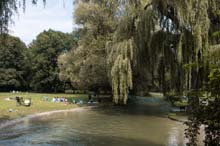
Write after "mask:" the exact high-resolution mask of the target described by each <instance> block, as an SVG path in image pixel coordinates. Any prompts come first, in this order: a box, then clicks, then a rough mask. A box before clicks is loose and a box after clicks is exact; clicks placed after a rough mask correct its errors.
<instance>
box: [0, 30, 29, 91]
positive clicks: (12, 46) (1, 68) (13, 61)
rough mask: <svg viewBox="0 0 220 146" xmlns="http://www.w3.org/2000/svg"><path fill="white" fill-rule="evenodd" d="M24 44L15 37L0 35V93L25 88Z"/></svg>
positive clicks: (25, 49)
mask: <svg viewBox="0 0 220 146" xmlns="http://www.w3.org/2000/svg"><path fill="white" fill-rule="evenodd" d="M26 51H27V48H26V46H25V44H24V43H23V42H22V41H21V40H20V39H19V38H17V37H12V36H9V35H7V34H2V35H0V91H8V90H15V89H22V88H24V87H25V86H26V84H27V82H26V78H25V73H26V61H25V52H26Z"/></svg>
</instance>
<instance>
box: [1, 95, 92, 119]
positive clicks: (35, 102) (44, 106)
mask: <svg viewBox="0 0 220 146" xmlns="http://www.w3.org/2000/svg"><path fill="white" fill-rule="evenodd" d="M16 96H19V97H23V98H31V100H32V105H31V106H30V107H25V106H16V101H15V100H6V99H7V98H9V97H16ZM43 96H47V97H49V101H44V100H43ZM53 97H65V98H67V99H68V101H69V102H71V101H72V99H83V100H87V99H88V96H87V95H85V94H80V95H79V94H43V93H15V94H13V93H0V123H1V122H4V121H7V120H11V119H16V118H20V117H24V116H26V115H29V114H34V113H40V112H47V111H53V110H68V109H73V108H76V107H78V106H77V105H76V104H64V103H63V102H60V103H54V102H52V98H53ZM9 110H11V111H12V112H10V111H9Z"/></svg>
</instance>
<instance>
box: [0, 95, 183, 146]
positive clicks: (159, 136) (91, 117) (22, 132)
mask: <svg viewBox="0 0 220 146" xmlns="http://www.w3.org/2000/svg"><path fill="white" fill-rule="evenodd" d="M168 111H169V105H168V104H167V103H165V102H163V101H161V100H159V99H154V98H148V99H146V98H141V97H139V98H138V102H137V103H136V104H132V105H129V106H124V107H118V106H104V107H93V108H82V109H80V110H76V111H74V112H64V113H59V114H57V113H56V114H52V115H50V116H45V117H40V118H34V119H26V120H24V121H23V122H20V123H18V124H16V125H13V126H10V127H7V128H3V129H0V146H183V145H185V143H186V140H185V138H184V129H185V128H186V127H185V126H184V125H183V124H181V123H178V122H175V121H172V120H169V119H168V118H167V113H168Z"/></svg>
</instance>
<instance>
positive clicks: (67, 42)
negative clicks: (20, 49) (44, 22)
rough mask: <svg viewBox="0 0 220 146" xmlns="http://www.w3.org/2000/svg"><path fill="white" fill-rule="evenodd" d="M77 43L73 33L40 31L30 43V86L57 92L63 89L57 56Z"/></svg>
mask: <svg viewBox="0 0 220 146" xmlns="http://www.w3.org/2000/svg"><path fill="white" fill-rule="evenodd" d="M75 45H77V43H76V40H75V38H74V36H73V35H71V34H66V33H62V32H59V31H54V30H51V29H50V30H48V31H44V32H42V33H40V34H39V35H38V36H37V39H36V40H34V41H33V42H32V44H31V45H30V49H31V50H30V51H31V54H30V57H31V58H30V62H31V65H32V67H31V69H32V75H31V82H30V86H31V87H32V89H33V90H34V91H38V92H57V91H60V90H63V83H62V82H61V81H60V80H59V68H58V63H57V60H58V56H59V55H60V54H62V53H64V52H67V51H68V50H70V49H71V48H72V47H74V46H75Z"/></svg>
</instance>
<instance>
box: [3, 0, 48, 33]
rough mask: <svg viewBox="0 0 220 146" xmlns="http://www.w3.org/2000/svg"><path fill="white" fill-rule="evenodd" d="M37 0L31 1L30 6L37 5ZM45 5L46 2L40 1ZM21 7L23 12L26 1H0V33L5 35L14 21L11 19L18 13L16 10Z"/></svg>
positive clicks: (44, 0)
mask: <svg viewBox="0 0 220 146" xmlns="http://www.w3.org/2000/svg"><path fill="white" fill-rule="evenodd" d="M37 1H38V0H32V1H31V2H32V4H37ZM42 1H43V3H44V4H45V3H46V0H42ZM20 7H22V9H23V11H25V7H26V0H1V1H0V33H7V32H8V26H9V25H10V24H11V23H12V24H13V23H14V21H13V20H12V19H11V17H12V16H13V15H14V14H16V13H18V8H20Z"/></svg>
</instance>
